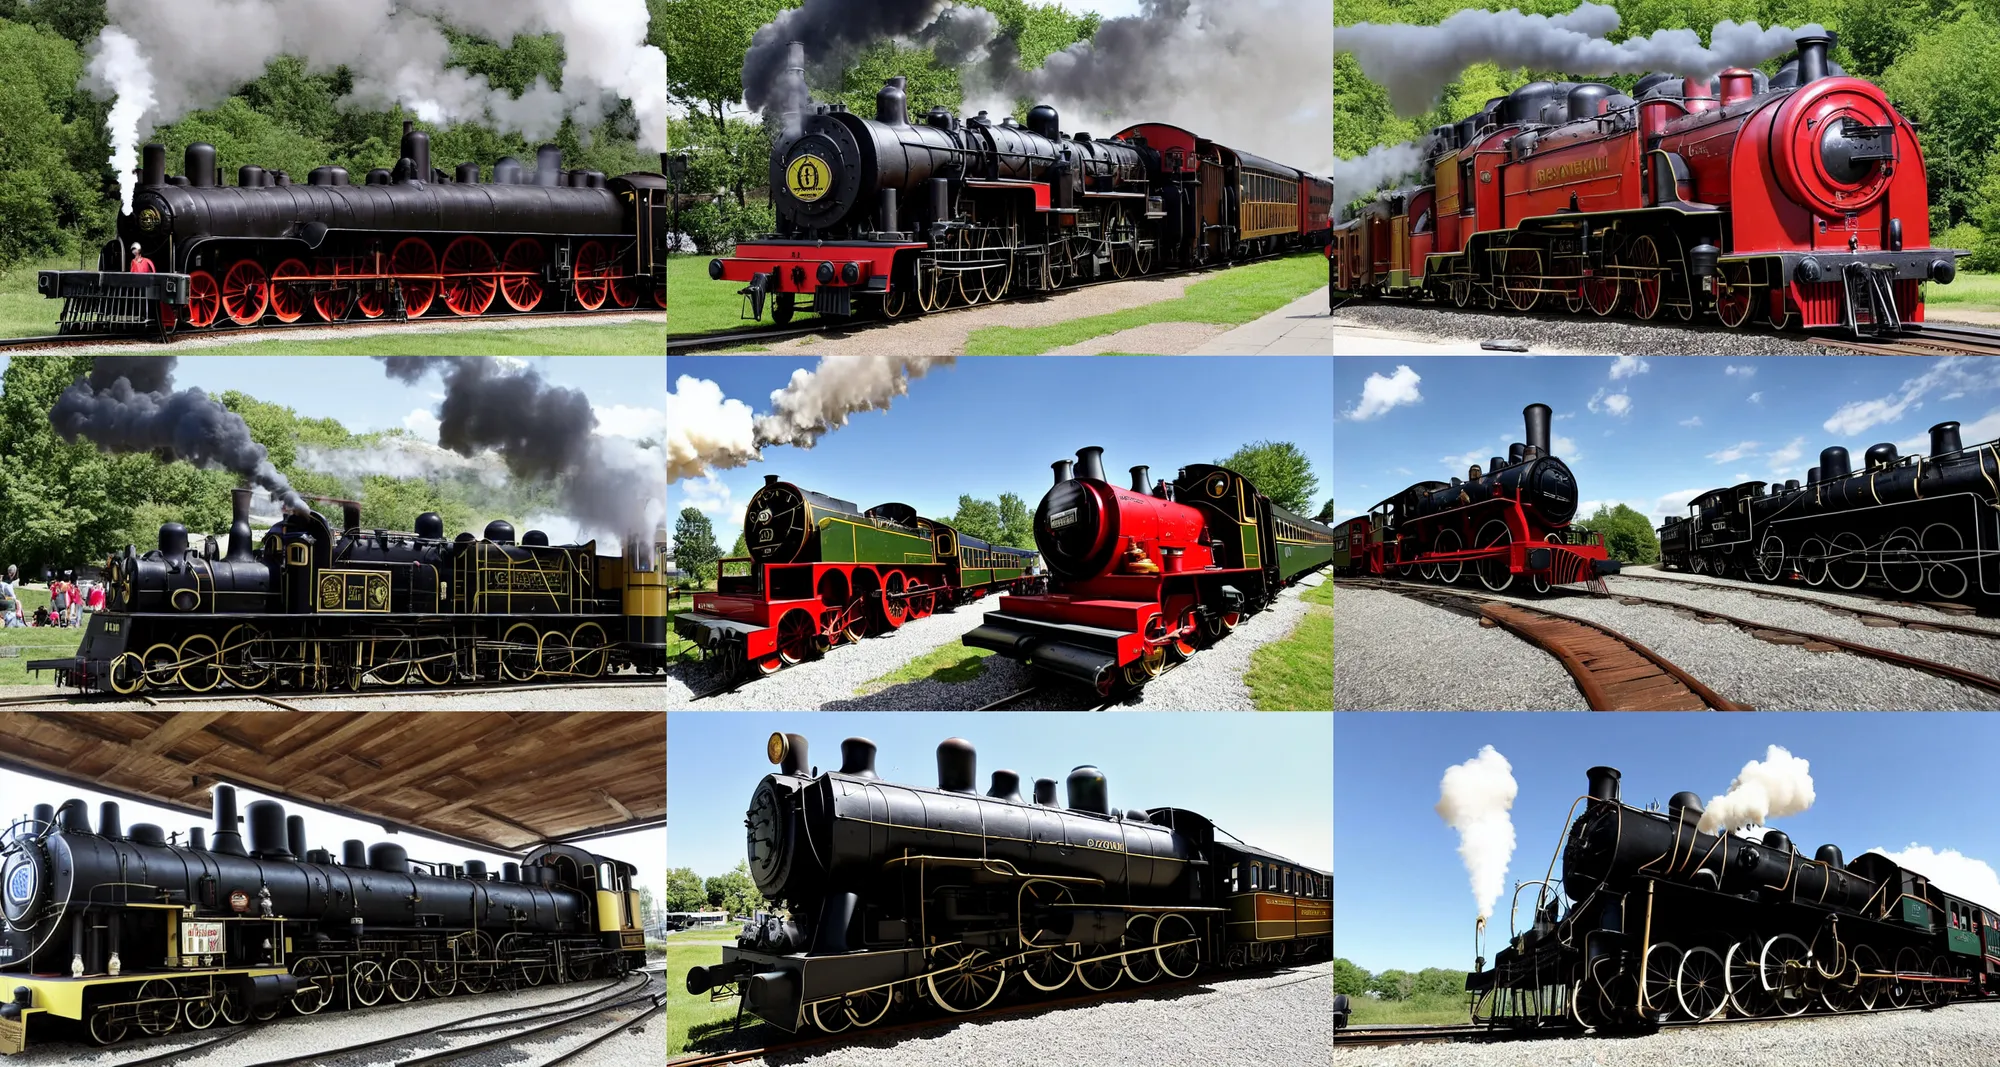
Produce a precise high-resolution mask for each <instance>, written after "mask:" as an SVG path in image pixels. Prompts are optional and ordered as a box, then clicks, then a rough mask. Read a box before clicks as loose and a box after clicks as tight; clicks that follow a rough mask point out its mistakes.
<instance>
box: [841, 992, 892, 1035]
mask: <svg viewBox="0 0 2000 1067" xmlns="http://www.w3.org/2000/svg"><path fill="white" fill-rule="evenodd" d="M895 1004H896V991H895V989H894V988H893V987H892V988H888V989H864V990H862V991H860V992H858V993H849V994H847V997H846V998H845V1000H843V1001H842V1003H841V1008H842V1010H844V1011H845V1012H846V1013H847V1021H848V1022H850V1023H853V1024H854V1025H855V1026H856V1027H868V1026H874V1025H875V1024H876V1023H879V1022H881V1021H882V1018H883V1016H885V1015H888V1014H889V1009H890V1008H892V1007H894V1006H895Z"/></svg>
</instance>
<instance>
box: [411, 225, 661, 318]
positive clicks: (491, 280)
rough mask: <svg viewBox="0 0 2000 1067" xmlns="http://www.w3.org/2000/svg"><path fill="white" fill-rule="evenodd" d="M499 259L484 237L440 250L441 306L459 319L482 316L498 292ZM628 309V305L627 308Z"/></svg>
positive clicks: (466, 238)
mask: <svg viewBox="0 0 2000 1067" xmlns="http://www.w3.org/2000/svg"><path fill="white" fill-rule="evenodd" d="M499 269H500V260H499V258H498V257H496V256H495V255H494V254H493V246H492V245H490V244H487V243H486V239H485V238H484V237H474V236H471V235H467V236H464V237H460V238H458V239H457V240H455V241H453V242H452V243H451V244H450V245H447V246H446V247H445V250H444V306H445V307H448V308H450V309H451V313H452V314H454V315H457V316H458V317H460V318H467V319H469V318H474V317H476V316H479V315H484V314H486V309H487V308H490V307H492V306H493V298H494V297H495V296H497V295H499V293H500V279H499V277H498V276H497V275H496V274H495V273H494V272H495V271H497V270H499ZM627 306H628V307H629V306H630V305H627Z"/></svg>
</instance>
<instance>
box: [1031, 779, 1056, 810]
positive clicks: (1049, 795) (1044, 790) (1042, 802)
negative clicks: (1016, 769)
mask: <svg viewBox="0 0 2000 1067" xmlns="http://www.w3.org/2000/svg"><path fill="white" fill-rule="evenodd" d="M1035 804H1036V805H1037V806H1039V807H1044V808H1053V807H1055V806H1056V780H1055V779H1054V778H1037V779H1035Z"/></svg>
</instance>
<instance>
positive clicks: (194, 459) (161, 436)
mask: <svg viewBox="0 0 2000 1067" xmlns="http://www.w3.org/2000/svg"><path fill="white" fill-rule="evenodd" d="M174 363H175V357H173V356H98V357H97V358H96V360H95V361H93V362H92V364H91V368H90V374H89V375H87V376H86V377H82V378H78V379H77V380H76V381H75V382H74V383H73V384H71V385H70V387H69V388H68V389H65V390H63V394H62V396H60V397H58V398H57V399H56V403H55V406H54V407H52V408H50V409H49V425H51V426H53V427H54V428H55V431H56V433H58V434H60V435H61V436H62V439H63V440H64V441H67V442H69V443H71V444H75V443H76V441H77V439H78V438H83V439H85V440H88V441H90V442H91V443H93V444H95V445H96V446H97V448H98V450H99V451H101V452H112V453H131V452H156V453H158V452H164V453H167V454H169V455H171V456H172V457H173V458H175V459H184V460H186V461H188V462H189V463H192V464H194V465H196V466H198V467H211V466H212V467H221V468H222V469H224V470H227V471H230V472H231V473H234V474H237V475H239V476H241V477H243V478H245V479H247V480H248V481H250V482H251V483H253V484H254V485H256V486H258V487H259V488H262V489H263V490H265V491H266V492H268V493H270V494H271V496H272V497H274V498H276V499H278V500H282V501H283V502H284V504H285V506H286V507H289V508H294V509H303V508H305V507H306V502H305V500H304V499H303V498H301V497H300V496H299V494H298V493H297V492H295V491H293V489H292V483H291V482H290V481H289V480H288V479H287V478H286V477H285V476H284V474H282V473H281V472H279V470H278V468H276V467H274V466H272V465H271V461H270V459H269V458H268V456H267V455H266V453H265V451H264V446H263V445H260V444H258V443H257V442H255V441H253V440H251V439H250V427H248V426H247V425H245V424H244V422H243V417H242V416H241V415H238V414H236V413H235V412H233V411H231V410H229V409H228V408H226V407H223V406H222V403H221V402H220V401H218V400H215V399H213V398H211V397H210V396H209V395H208V394H207V393H204V392H202V391H201V390H200V389H186V390H181V391H175V389H174Z"/></svg>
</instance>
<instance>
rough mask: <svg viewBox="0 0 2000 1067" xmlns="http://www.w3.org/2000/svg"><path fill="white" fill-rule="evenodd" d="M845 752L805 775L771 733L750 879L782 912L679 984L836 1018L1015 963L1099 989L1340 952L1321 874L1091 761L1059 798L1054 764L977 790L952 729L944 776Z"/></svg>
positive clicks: (991, 990)
mask: <svg viewBox="0 0 2000 1067" xmlns="http://www.w3.org/2000/svg"><path fill="white" fill-rule="evenodd" d="M840 753H841V766H840V770H839V771H837V772H836V771H829V772H827V773H825V774H812V773H808V769H807V768H808V762H807V759H806V740H805V738H803V737H801V736H799V735H797V734H773V735H771V741H770V749H769V753H768V754H769V756H770V758H771V761H772V762H773V763H778V764H780V765H781V769H780V770H779V771H778V773H776V774H770V775H766V776H765V777H764V779H763V780H762V781H761V782H759V783H758V785H757V788H756V791H755V792H754V793H752V795H751V798H750V809H749V813H748V817H747V818H746V820H745V825H746V826H747V827H748V844H749V854H750V874H751V877H752V878H754V879H755V880H756V883H757V889H758V891H759V892H761V893H762V894H764V896H765V897H766V898H767V899H769V900H772V901H776V902H779V903H780V904H782V905H783V906H784V913H782V914H775V913H774V914H767V913H762V912H760V913H758V914H757V915H756V916H755V917H754V918H753V919H751V920H750V922H749V923H748V924H747V925H746V926H745V927H744V928H743V932H742V934H741V935H740V936H739V937H738V938H737V942H736V944H735V945H734V946H733V947H725V948H724V949H723V950H722V962H721V963H720V964H717V965H715V966H713V967H696V968H694V969H692V970H690V971H689V972H688V976H687V988H688V991H689V992H690V993H693V994H695V995H700V994H702V993H707V992H710V991H714V992H713V996H715V997H716V998H718V999H719V998H721V997H726V996H730V995H732V994H734V995H740V996H741V997H742V1006H743V1007H744V1008H745V1009H747V1010H748V1011H750V1012H751V1013H752V1014H754V1015H756V1016H757V1017H758V1018H760V1019H763V1020H764V1021H766V1022H769V1023H771V1024H772V1025H773V1026H777V1027H779V1028H780V1029H783V1030H786V1031H797V1030H801V1029H803V1028H805V1026H806V1025H807V1024H808V1023H811V1024H812V1025H814V1026H816V1027H818V1028H819V1029H821V1030H825V1031H828V1032H838V1031H841V1030H845V1029H847V1028H849V1027H851V1026H854V1027H863V1026H872V1025H874V1024H875V1023H877V1022H880V1021H881V1020H882V1019H883V1018H884V1017H886V1016H887V1015H888V1014H889V1013H890V1012H891V1011H892V1010H893V1009H895V1008H896V1007H897V1006H899V1005H903V1006H907V1005H909V1004H911V1003H913V1002H915V1001H918V1000H923V1001H927V1002H929V1003H933V1004H936V1005H937V1006H938V1007H941V1008H943V1009H945V1010H946V1011H950V1012H970V1011H977V1010H979V1009H981V1008H984V1007H986V1006H987V1005H989V1004H992V1003H993V1002H994V1000H996V999H997V998H998V997H999V996H1000V992H1001V989H1002V988H1003V987H1004V986H1005V985H1006V984H1007V981H1008V979H1009V978H1010V977H1018V978H1019V979H1020V980H1021V981H1025V982H1026V983H1028V985H1029V986H1032V987H1033V988H1034V989H1036V990H1039V991H1041V992H1043V993H1053V992H1055V991H1057V990H1060V989H1063V988H1064V987H1066V986H1068V985H1069V984H1070V982H1071V981H1072V980H1074V981H1075V982H1076V983H1077V984H1079V985H1081V986H1083V987H1084V988H1085V989H1089V990H1107V989H1110V988H1111V987H1113V986H1115V985H1117V984H1118V982H1119V981H1120V980H1121V979H1126V980H1130V981H1131V982H1133V983H1135V984H1143V983H1147V982H1151V981H1153V980H1155V979H1157V978H1160V977H1161V976H1162V975H1165V976H1168V977H1172V978H1186V977H1189V976H1191V975H1193V974H1194V973H1195V971H1196V970H1198V969H1199V968H1200V967H1201V966H1202V964H1204V963H1207V964H1209V965H1211V966H1218V967H1224V968H1238V967H1246V966H1251V965H1264V964H1279V963H1286V962H1292V961H1304V960H1308V959H1312V958H1315V957H1318V958H1326V957H1327V956H1328V955H1330V954H1331V952H1332V949H1333V902H1332V897H1331V892H1332V876H1331V875H1330V874H1329V873H1328V872H1326V871H1320V870H1315V869H1313V868H1310V867H1307V866H1305V865H1303V864H1300V863H1295V862H1293V861H1291V860H1288V859H1285V858H1284V857H1282V856H1276V855H1273V854H1271V853H1268V852H1263V851H1260V850H1258V849H1255V848H1252V847H1250V846H1248V845H1244V844H1241V843H1240V842H1235V841H1234V840H1233V839H1232V840H1229V841H1225V840H1223V836H1224V835H1223V832H1221V831H1219V830H1217V829H1216V827H1215V826H1214V825H1213V824H1212V823H1210V822H1209V820H1208V819H1206V818H1204V817H1203V816H1201V815H1199V814H1196V813H1195V812H1191V811H1186V810H1183V809H1179V808H1154V809H1152V810H1150V811H1127V812H1123V813H1120V812H1118V811H1116V810H1114V809H1113V808H1112V807H1111V806H1110V797H1109V793H1108V790H1107V785H1106V781H1105V777H1104V775H1103V773H1102V772H1100V771H1099V770H1098V769H1097V768H1096V767H1078V768H1076V769H1075V770H1073V771H1071V772H1070V775H1069V806H1068V807H1067V808H1064V807H1061V806H1059V805H1058V804H1057V803H1056V783H1055V781H1054V780H1053V779H1047V778H1043V779H1039V780H1037V781H1036V782H1035V784H1034V787H1033V788H1034V797H1033V799H1032V800H1030V799H1029V798H1026V797H1023V796H1022V795H1021V779H1020V776H1019V775H1017V774H1015V773H1014V772H1013V771H1004V770H1003V771H994V772H993V779H992V787H991V788H990V789H988V790H987V792H986V794H985V795H984V796H982V795H980V794H979V792H978V786H977V784H976V778H977V776H976V767H975V756H974V752H973V748H972V745H971V744H969V743H967V742H965V741H963V740H960V739H958V738H950V739H948V740H946V741H945V742H944V743H943V744H940V745H939V746H938V750H937V763H938V786H937V788H936V789H924V788H920V787H915V786H903V785H895V784H892V783H889V782H884V781H882V780H881V779H880V778H879V777H877V776H876V773H875V745H874V743H873V742H871V741H868V740H867V739H865V738H859V737H850V738H848V739H847V740H845V741H842V742H841V745H840ZM1017 985H1018V983H1017Z"/></svg>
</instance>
